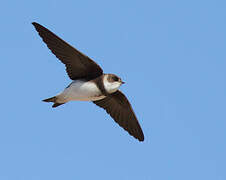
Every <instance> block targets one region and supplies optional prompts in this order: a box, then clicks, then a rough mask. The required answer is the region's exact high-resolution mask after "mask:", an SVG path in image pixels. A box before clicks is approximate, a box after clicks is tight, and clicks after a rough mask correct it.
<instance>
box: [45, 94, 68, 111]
mask: <svg viewBox="0 0 226 180" xmlns="http://www.w3.org/2000/svg"><path fill="white" fill-rule="evenodd" d="M42 101H44V102H53V103H54V104H53V106H52V107H53V108H55V107H57V106H60V105H62V104H64V103H57V97H56V96H54V97H51V98H48V99H44V100H42Z"/></svg>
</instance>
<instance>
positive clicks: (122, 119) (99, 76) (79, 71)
mask: <svg viewBox="0 0 226 180" xmlns="http://www.w3.org/2000/svg"><path fill="white" fill-rule="evenodd" d="M32 24H33V25H34V26H35V29H36V30H37V31H38V33H39V35H40V36H41V38H42V39H43V41H44V42H45V43H46V45H47V46H48V48H49V49H50V50H51V51H52V53H53V54H54V55H55V56H56V57H57V58H58V59H60V60H61V62H62V63H63V64H65V66H66V71H67V73H68V76H69V77H70V78H71V79H72V80H73V81H72V83H71V84H70V85H69V86H68V87H66V88H65V89H64V90H63V91H62V92H61V93H59V94H58V95H56V96H54V97H51V98H48V99H45V100H43V101H45V102H53V106H52V107H54V108H55V107H58V106H60V105H62V104H65V103H67V102H69V101H92V102H93V103H94V104H96V105H97V106H99V107H102V108H104V109H105V110H106V112H107V113H108V114H110V115H111V117H112V118H113V119H114V120H115V121H116V122H117V123H118V124H119V125H120V126H121V127H123V128H124V129H125V130H126V131H128V133H129V134H130V135H132V136H134V137H135V138H137V139H138V140H139V141H143V140H144V135H143V132H142V129H141V127H140V125H139V122H138V120H137V118H136V116H135V113H134V111H133V109H132V107H131V105H130V103H129V101H128V100H127V98H126V96H125V95H124V94H123V93H122V92H121V91H119V87H120V86H121V85H122V84H123V83H124V82H123V81H122V80H121V78H119V77H118V76H116V75H114V74H104V73H103V70H102V69H101V67H100V66H99V65H98V64H96V63H95V62H94V61H93V60H92V59H90V58H89V57H88V56H86V55H84V54H82V53H81V52H79V51H78V50H77V49H75V48H73V47H72V46H71V45H69V44H68V43H66V42H65V41H64V40H62V39H60V38H59V37H58V36H56V35H55V34H54V33H52V32H51V31H49V30H48V29H46V28H45V27H43V26H41V25H40V24H38V23H35V22H34V23H32Z"/></svg>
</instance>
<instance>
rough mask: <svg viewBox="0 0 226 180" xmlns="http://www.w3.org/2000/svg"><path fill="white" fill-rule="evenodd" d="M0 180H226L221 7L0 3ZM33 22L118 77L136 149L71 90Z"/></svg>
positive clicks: (211, 1) (225, 40)
mask: <svg viewBox="0 0 226 180" xmlns="http://www.w3.org/2000/svg"><path fill="white" fill-rule="evenodd" d="M0 19H1V22H0V27H1V28H0V52H1V58H0V59H1V60H0V67H1V71H0V81H1V91H0V92H1V95H0V97H1V104H0V106H1V114H0V116H1V117H0V179H1V180H15V179H17V180H49V179H54V180H61V179H67V180H75V179H109V180H113V179H114V180H115V179H123V180H137V179H139V180H150V179H155V180H163V179H164V180H165V179H169V180H181V179H183V180H191V179H192V180H194V179H195V180H196V179H197V180H200V179H205V180H213V179H214V180H225V179H226V171H225V169H226V155H225V152H226V132H225V131H226V122H225V121H226V71H225V69H226V53H225V52H226V51H225V48H226V21H225V20H226V1H223V0H198V1H196V0H190V1H180V0H171V1H168V0H158V1H157V0H155V1H147V0H143V1H138V0H127V1H126V0H125V1H121V0H114V1H104V0H102V1H99V0H95V1H91V0H90V1H88V0H83V1H82V0H79V1H74V0H71V1H60V0H59V1H54V0H48V1H46V0H45V1H44V0H42V1H41V0H39V1H30V0H29V1H28V0H27V1H22V0H21V1H1V3H0ZM33 21H36V22H38V23H40V24H42V25H44V26H46V27H47V28H49V29H50V30H51V31H53V32H54V33H56V34H57V35H59V36H60V37H61V38H63V39H64V40H66V41H67V42H69V43H70V44H72V45H73V46H74V47H76V48H77V49H79V50H80V51H82V52H83V53H85V54H87V55H88V56H89V57H91V58H93V59H94V60H95V61H96V62H97V63H98V64H99V65H100V66H101V67H102V68H103V69H104V71H105V72H106V73H115V74H117V75H119V76H120V77H121V78H122V79H123V80H124V81H125V82H126V84H125V85H123V86H122V87H121V90H122V91H123V92H124V93H125V94H126V95H127V97H128V99H129V100H130V102H131V104H132V106H133V108H134V110H135V112H136V114H137V117H138V119H139V121H140V124H141V126H142V128H143V131H144V134H145V141H144V142H143V143H140V142H138V141H137V140H135V139H134V138H132V137H131V136H129V135H128V133H127V132H125V131H124V130H123V129H122V128H120V127H119V126H118V125H117V124H116V123H115V122H114V121H113V120H112V119H111V118H110V116H108V115H107V114H106V113H105V112H104V110H102V109H101V108H98V107H96V106H95V105H94V104H92V103H90V102H70V103H68V104H66V105H64V106H61V107H58V108H56V109H52V108H51V105H50V104H47V103H43V102H41V100H42V99H45V98H48V97H51V96H53V95H55V94H56V93H58V92H60V91H61V90H63V89H64V88H65V87H66V86H67V85H68V84H69V83H70V82H71V81H70V79H69V78H68V77H67V75H66V73H65V70H64V69H65V68H64V65H63V64H61V63H60V62H59V61H58V60H57V59H56V58H55V56H54V55H52V54H51V52H50V51H49V50H48V49H47V47H46V45H45V44H44V43H43V42H42V41H41V39H40V37H39V36H38V34H37V32H36V31H35V29H34V28H33V26H32V25H31V22H33Z"/></svg>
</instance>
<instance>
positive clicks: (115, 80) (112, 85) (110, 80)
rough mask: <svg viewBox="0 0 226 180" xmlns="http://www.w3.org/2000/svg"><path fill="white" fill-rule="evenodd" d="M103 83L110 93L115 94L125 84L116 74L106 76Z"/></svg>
mask: <svg viewBox="0 0 226 180" xmlns="http://www.w3.org/2000/svg"><path fill="white" fill-rule="evenodd" d="M103 82H104V87H105V89H106V91H107V92H108V93H114V92H115V91H117V90H118V89H119V87H120V86H121V85H122V84H124V83H125V82H123V81H122V79H121V78H120V77H118V76H116V75H114V74H105V76H104V79H103Z"/></svg>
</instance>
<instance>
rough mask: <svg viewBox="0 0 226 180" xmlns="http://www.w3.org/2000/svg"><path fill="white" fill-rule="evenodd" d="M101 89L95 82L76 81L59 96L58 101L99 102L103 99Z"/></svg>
mask: <svg viewBox="0 0 226 180" xmlns="http://www.w3.org/2000/svg"><path fill="white" fill-rule="evenodd" d="M104 97H105V96H103V95H101V92H100V90H99V88H98V87H97V86H96V84H95V83H94V82H90V81H88V82H84V81H79V80H76V81H74V82H73V83H72V84H70V86H69V87H68V88H66V89H65V90H64V91H63V92H62V93H61V94H59V95H58V96H57V99H58V101H60V102H67V101H97V100H100V99H103V98H104Z"/></svg>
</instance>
